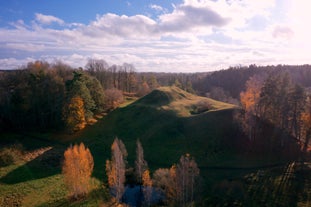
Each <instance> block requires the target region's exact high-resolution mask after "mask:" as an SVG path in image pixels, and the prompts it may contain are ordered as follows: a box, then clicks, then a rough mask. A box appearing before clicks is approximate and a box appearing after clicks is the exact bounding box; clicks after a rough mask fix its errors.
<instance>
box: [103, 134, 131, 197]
mask: <svg viewBox="0 0 311 207" xmlns="http://www.w3.org/2000/svg"><path fill="white" fill-rule="evenodd" d="M126 158H127V151H126V149H125V145H124V144H123V142H122V141H121V140H120V139H118V138H115V140H114V142H113V143H112V145H111V160H107V161H106V173H107V176H108V184H109V187H110V188H112V189H113V190H114V191H115V198H116V201H117V202H118V203H119V202H120V201H121V199H122V196H123V193H124V183H125V169H126Z"/></svg>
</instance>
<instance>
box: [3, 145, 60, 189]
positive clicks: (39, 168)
mask: <svg viewBox="0 0 311 207" xmlns="http://www.w3.org/2000/svg"><path fill="white" fill-rule="evenodd" d="M63 152H64V149H62V147H54V148H52V149H50V150H48V151H46V152H44V153H43V154H41V155H39V156H38V157H36V158H35V159H33V160H31V161H29V162H27V163H25V164H24V165H22V166H20V167H18V168H17V169H15V170H13V171H11V172H9V173H8V174H7V175H5V176H4V177H2V178H1V179H0V182H2V183H6V184H16V183H21V182H25V181H30V180H35V179H40V178H45V177H49V176H52V175H55V174H58V173H60V172H61V168H60V164H61V159H62V156H63Z"/></svg>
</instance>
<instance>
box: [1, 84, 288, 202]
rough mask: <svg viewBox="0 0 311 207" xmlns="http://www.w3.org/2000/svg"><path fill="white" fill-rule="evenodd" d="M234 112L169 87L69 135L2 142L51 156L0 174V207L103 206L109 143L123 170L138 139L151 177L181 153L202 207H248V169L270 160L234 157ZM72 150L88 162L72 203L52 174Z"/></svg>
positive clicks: (12, 136) (9, 136) (7, 168)
mask: <svg viewBox="0 0 311 207" xmlns="http://www.w3.org/2000/svg"><path fill="white" fill-rule="evenodd" d="M236 108H237V107H236V106H234V105H230V104H226V103H222V102H218V101H214V100H211V99H207V98H204V97H199V96H195V95H192V94H189V93H187V92H185V91H182V90H181V89H179V88H176V87H163V88H159V89H158V90H155V91H153V92H152V93H150V94H148V95H146V96H145V97H143V98H141V99H139V100H137V101H135V102H131V103H130V104H125V105H124V106H122V107H120V108H118V109H116V110H115V111H113V112H111V113H109V114H108V115H107V116H105V117H103V118H102V119H100V120H99V121H98V122H97V123H95V124H94V125H92V126H89V127H87V128H85V129H84V130H82V131H80V132H78V133H76V134H73V135H64V134H61V133H57V134H55V133H46V134H39V133H33V134H6V135H3V136H1V138H0V144H2V145H4V144H14V143H16V142H18V143H21V144H22V145H23V146H24V148H25V150H26V151H27V150H28V151H31V150H35V149H38V148H41V147H48V146H50V147H52V149H51V150H49V151H47V152H45V153H44V154H42V155H40V156H39V157H37V158H36V159H34V160H30V161H27V162H26V161H22V162H18V163H13V164H11V165H9V166H5V167H1V168H0V206H1V202H2V203H3V202H10V201H12V202H13V201H18V202H21V203H22V204H23V206H98V205H99V204H101V203H102V202H103V201H105V202H106V201H107V200H108V199H109V198H108V197H109V196H108V195H107V190H106V189H104V188H103V187H102V186H103V185H102V184H103V182H105V180H106V176H105V161H106V159H110V146H111V144H112V142H113V139H114V138H115V137H119V138H120V139H121V140H123V142H124V143H125V145H126V148H127V150H128V154H129V157H128V160H129V165H131V166H134V160H135V156H136V155H135V147H136V146H135V144H136V140H137V139H140V141H141V143H142V145H143V148H144V152H145V159H146V160H147V162H148V164H149V167H150V168H151V171H152V172H153V171H154V170H156V169H157V168H160V167H161V168H163V167H170V166H171V165H172V164H174V163H177V162H178V160H179V158H180V156H181V155H183V154H185V153H190V154H191V155H193V156H194V157H195V159H196V161H197V163H198V165H199V168H200V169H201V176H202V178H203V179H202V183H201V187H202V189H203V190H202V192H201V194H202V206H204V205H210V206H225V204H227V206H230V205H229V204H233V203H234V202H237V203H236V206H238V204H241V203H243V202H248V199H249V198H248V197H243V196H244V195H250V194H248V191H249V189H250V186H257V187H255V188H254V189H257V188H258V189H260V188H259V186H260V183H248V180H247V179H246V178H247V176H250V177H251V176H253V175H257V174H258V171H259V170H261V168H256V166H262V165H266V164H273V163H276V162H278V160H277V159H276V158H275V159H274V158H273V159H272V158H271V157H265V155H259V156H256V157H250V156H245V155H244V154H241V153H238V150H237V149H236V148H235V146H236V144H237V142H239V137H238V136H237V134H238V133H237V132H238V127H237V126H236V125H235V124H234V122H233V114H234V112H235V110H236ZM79 142H84V143H85V145H86V146H87V147H89V148H90V150H91V153H92V155H93V157H94V162H95V168H94V173H93V186H94V190H93V191H92V192H91V193H90V195H89V196H88V197H87V198H86V199H84V200H82V201H77V202H74V203H72V202H70V201H69V200H68V198H67V191H66V189H65V187H64V183H63V180H62V177H61V174H60V172H61V169H60V161H61V158H62V154H63V152H64V150H65V149H66V148H67V147H68V146H69V145H70V144H71V143H79ZM273 173H275V174H273ZM282 173H283V171H269V170H267V175H269V176H270V177H271V176H272V177H273V180H274V181H275V182H277V180H278V176H281V175H282ZM269 176H268V177H269ZM253 177H256V176H253ZM267 179H268V178H267ZM269 179H270V178H269ZM267 185H268V182H267ZM241 194H243V196H242V195H241ZM254 195H255V194H254ZM219 196H223V198H221V199H220V198H219ZM241 196H242V197H241ZM243 199H244V200H243ZM258 199H260V198H259V197H258ZM217 200H218V201H219V202H218V203H217ZM215 202H216V203H215ZM256 202H257V204H258V203H259V201H256ZM254 203H255V202H254ZM13 204H14V203H13ZM13 204H12V205H13ZM218 204H219V205H218ZM231 206H232V205H231ZM253 206H256V205H255V204H254V205H253ZM257 206H258V205H257ZM259 206H260V205H259Z"/></svg>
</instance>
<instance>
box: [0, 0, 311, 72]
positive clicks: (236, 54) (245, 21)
mask: <svg viewBox="0 0 311 207" xmlns="http://www.w3.org/2000/svg"><path fill="white" fill-rule="evenodd" d="M310 8H311V1H310V0H173V1H167V0H145V1H143V0H89V1H86V0H66V1H64V0H0V69H16V68H20V67H22V66H23V65H26V64H27V63H28V62H31V61H36V60H42V61H48V62H50V63H53V62H56V61H62V62H64V63H66V64H68V65H71V66H72V67H84V66H85V65H86V63H87V61H88V60H89V59H103V60H105V61H106V62H107V63H108V64H109V65H113V64H118V65H119V64H123V63H125V62H126V63H129V64H133V65H134V67H135V68H136V70H137V71H139V72H143V71H144V72H147V71H153V72H206V71H214V70H220V69H226V68H228V67H231V66H238V65H242V66H247V65H250V64H256V65H277V64H291V65H293V64H295V65H297V64H299V65H300V64H310V63H311V40H310V37H311V26H310V24H309V21H310V20H311V12H310V11H309V10H310Z"/></svg>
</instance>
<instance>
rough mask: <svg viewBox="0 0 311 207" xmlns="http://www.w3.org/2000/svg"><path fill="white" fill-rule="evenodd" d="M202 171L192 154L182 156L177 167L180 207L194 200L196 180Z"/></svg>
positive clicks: (177, 192) (177, 190) (177, 189)
mask: <svg viewBox="0 0 311 207" xmlns="http://www.w3.org/2000/svg"><path fill="white" fill-rule="evenodd" d="M199 174H200V170H199V168H198V166H197V163H196V162H195V160H194V158H193V157H191V156H190V154H186V155H183V156H181V158H180V160H179V163H178V164H177V166H176V194H177V195H176V197H177V202H178V204H179V206H186V204H187V203H189V202H192V201H193V200H194V190H195V184H196V179H197V177H198V176H199Z"/></svg>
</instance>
